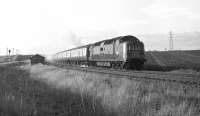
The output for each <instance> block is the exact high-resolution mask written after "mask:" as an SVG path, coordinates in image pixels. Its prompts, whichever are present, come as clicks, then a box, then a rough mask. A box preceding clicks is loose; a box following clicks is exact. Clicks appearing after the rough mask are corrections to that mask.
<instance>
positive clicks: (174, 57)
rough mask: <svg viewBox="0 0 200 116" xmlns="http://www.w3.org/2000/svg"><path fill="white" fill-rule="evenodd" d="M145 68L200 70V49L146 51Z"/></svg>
mask: <svg viewBox="0 0 200 116" xmlns="http://www.w3.org/2000/svg"><path fill="white" fill-rule="evenodd" d="M145 55H146V59H147V61H146V63H145V69H148V70H172V69H180V68H184V69H196V70H200V50H188V51H148V52H146V53H145Z"/></svg>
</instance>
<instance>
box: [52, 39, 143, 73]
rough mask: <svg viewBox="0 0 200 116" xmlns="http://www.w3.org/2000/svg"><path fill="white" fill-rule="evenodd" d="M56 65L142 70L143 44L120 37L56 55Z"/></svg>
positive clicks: (136, 40) (137, 40)
mask: <svg viewBox="0 0 200 116" xmlns="http://www.w3.org/2000/svg"><path fill="white" fill-rule="evenodd" d="M54 61H56V62H57V63H65V64H75V65H84V66H86V65H87V66H91V65H92V66H102V67H113V68H125V69H138V70H139V69H142V67H143V65H144V62H145V56H144V44H143V42H141V41H140V40H139V39H137V38H136V37H134V36H130V35H128V36H120V37H116V38H112V39H108V40H103V41H99V42H96V43H94V44H89V45H85V46H81V47H77V48H73V49H69V50H65V51H62V52H59V53H56V54H55V56H54Z"/></svg>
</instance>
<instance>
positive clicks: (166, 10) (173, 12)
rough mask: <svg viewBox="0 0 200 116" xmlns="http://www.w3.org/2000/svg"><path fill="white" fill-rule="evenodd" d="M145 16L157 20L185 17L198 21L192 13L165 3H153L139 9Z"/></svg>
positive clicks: (198, 16)
mask: <svg viewBox="0 0 200 116" xmlns="http://www.w3.org/2000/svg"><path fill="white" fill-rule="evenodd" d="M141 10H142V11H143V12H144V13H145V14H147V15H150V16H154V17H159V18H171V17H185V18H189V19H199V18H200V15H199V14H197V13H195V12H192V11H191V10H189V9H188V8H186V7H183V6H180V5H173V4H169V3H168V4H167V3H165V2H161V1H156V2H155V3H153V4H151V5H149V6H147V7H145V8H142V9H141Z"/></svg>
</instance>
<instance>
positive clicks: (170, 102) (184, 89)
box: [21, 64, 200, 116]
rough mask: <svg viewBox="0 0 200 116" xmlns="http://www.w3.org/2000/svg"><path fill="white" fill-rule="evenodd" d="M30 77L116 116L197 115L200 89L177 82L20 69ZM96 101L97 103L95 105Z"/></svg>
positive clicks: (36, 67)
mask: <svg viewBox="0 0 200 116" xmlns="http://www.w3.org/2000/svg"><path fill="white" fill-rule="evenodd" d="M21 68H22V69H24V70H27V71H29V72H30V74H31V77H32V78H33V79H35V80H39V81H42V82H45V83H47V84H48V85H49V86H51V87H55V88H57V89H59V90H70V91H71V92H72V93H74V94H79V95H80V96H81V101H82V102H84V98H85V97H86V98H87V97H90V98H91V101H92V102H91V104H92V106H91V107H92V110H93V111H95V110H96V109H95V108H96V107H97V106H98V105H99V104H100V105H101V106H103V108H104V109H105V110H108V111H109V112H112V113H115V114H116V115H119V116H199V115H200V112H199V111H200V99H199V98H200V90H199V88H197V87H192V86H186V85H182V84H177V83H170V82H160V81H152V80H151V81H149V80H128V79H125V78H113V77H112V75H104V74H95V73H88V72H80V71H75V70H65V69H61V68H57V67H54V66H47V65H41V64H40V65H34V66H24V67H21ZM98 101H100V102H98Z"/></svg>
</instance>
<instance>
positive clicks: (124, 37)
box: [56, 35, 139, 54]
mask: <svg viewBox="0 0 200 116" xmlns="http://www.w3.org/2000/svg"><path fill="white" fill-rule="evenodd" d="M115 40H119V42H120V43H122V42H125V41H128V40H135V41H139V39H138V38H136V37H135V36H132V35H126V36H119V37H115V38H112V39H106V40H102V41H98V42H95V43H93V44H88V45H84V46H79V47H76V48H72V49H68V50H64V51H61V52H58V53H62V52H66V51H69V50H74V49H79V48H87V47H88V46H90V45H95V46H98V45H100V44H101V43H102V42H104V44H111V43H112V42H113V41H115ZM58 53H56V54H58Z"/></svg>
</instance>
